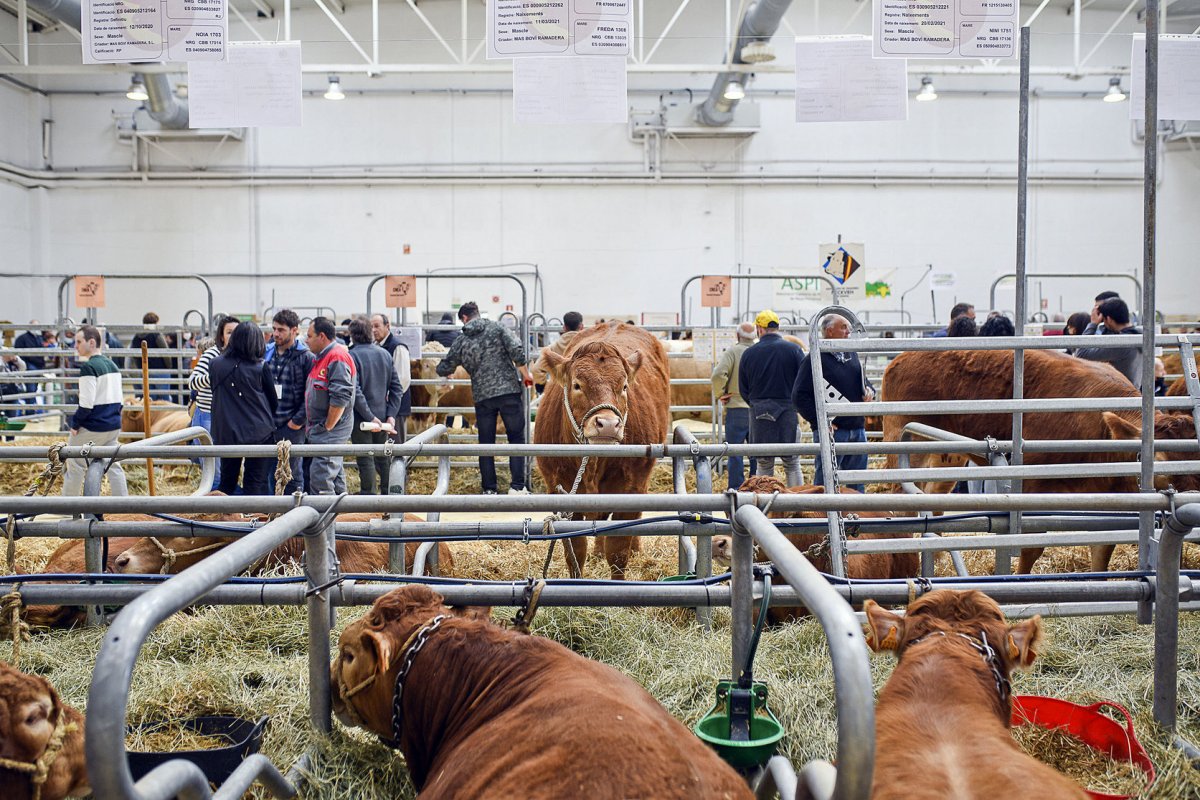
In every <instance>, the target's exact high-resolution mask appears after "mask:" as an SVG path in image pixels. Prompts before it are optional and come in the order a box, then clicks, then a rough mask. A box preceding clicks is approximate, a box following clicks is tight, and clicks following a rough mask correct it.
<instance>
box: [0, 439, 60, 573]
mask: <svg viewBox="0 0 1200 800" xmlns="http://www.w3.org/2000/svg"><path fill="white" fill-rule="evenodd" d="M66 446H67V443H66V442H56V443H55V444H52V445H50V447H49V449H48V450H47V451H46V460H47V462H48V463H47V464H46V466H44V467H42V474H41V475H38V476H37V477H36V478H34V480H33V483H31V484H29V488H28V489H26V490H25V494H24V495H23V496H24V497H33V495H34V494H37V493H39V492H40V493H41V494H42V496H43V497H44V496H45V495H47V494H49V492H50V490H51V489H52V488H54V482H55V481H56V480H58V476H60V475H62V471H63V463H62V459H61V458H60V457H59V453H61V452H62V449H63V448H64V447H66ZM16 528H17V515H16V514H9V515H8V520H7V522H6V523H5V526H4V536H5V538H6V539H7V540H8V550H7V556H8V573H7V574H9V575H11V574H13V572H15V570H14V569H13V562H14V561H15V560H16V557H17V540H16Z"/></svg>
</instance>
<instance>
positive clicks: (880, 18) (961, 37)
mask: <svg viewBox="0 0 1200 800" xmlns="http://www.w3.org/2000/svg"><path fill="white" fill-rule="evenodd" d="M1018 8H1019V3H1018V1H1017V0H873V13H874V21H873V24H872V28H871V29H872V31H874V34H875V51H874V53H875V57H876V58H906V57H908V56H920V57H921V58H924V59H928V58H1012V57H1013V56H1014V55H1015V54H1016V52H1017V36H1018V30H1017V10H1018Z"/></svg>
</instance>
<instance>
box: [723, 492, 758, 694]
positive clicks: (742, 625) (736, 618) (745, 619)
mask: <svg viewBox="0 0 1200 800" xmlns="http://www.w3.org/2000/svg"><path fill="white" fill-rule="evenodd" d="M729 494H732V493H729ZM730 522H731V523H733V524H732V528H733V533H732V536H733V547H732V548H731V549H732V550H733V553H732V572H733V576H732V580H731V581H730V584H729V586H730V593H731V597H730V611H731V612H732V616H733V619H732V620H731V622H730V630H731V637H732V639H733V662H732V664H731V668H730V672H729V674H730V677H731V678H732V679H733V680H737V679H738V676H739V675H741V672H742V670H743V669H745V668H746V658H747V657H748V656H749V654H750V634H751V631H750V628H751V624H752V620H751V617H752V616H753V615H754V539H753V538H751V536H750V532H749V531H748V530H746V529H745V528H744V527H742V526H741V525H740V524H738V522H737V520H736V517H734V516H732V515H731V517H730Z"/></svg>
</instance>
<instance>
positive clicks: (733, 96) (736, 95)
mask: <svg viewBox="0 0 1200 800" xmlns="http://www.w3.org/2000/svg"><path fill="white" fill-rule="evenodd" d="M745 96H746V87H745V86H743V85H742V82H741V81H730V82H729V83H727V84H725V95H724V97H725V99H726V100H741V99H742V98H743V97H745Z"/></svg>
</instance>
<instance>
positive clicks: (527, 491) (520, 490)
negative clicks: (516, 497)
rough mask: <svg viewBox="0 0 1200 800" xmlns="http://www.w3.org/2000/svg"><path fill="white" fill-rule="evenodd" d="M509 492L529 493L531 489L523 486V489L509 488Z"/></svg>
mask: <svg viewBox="0 0 1200 800" xmlns="http://www.w3.org/2000/svg"><path fill="white" fill-rule="evenodd" d="M508 493H509V494H529V490H528V489H525V488H521V489H513V488H509V490H508Z"/></svg>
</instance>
